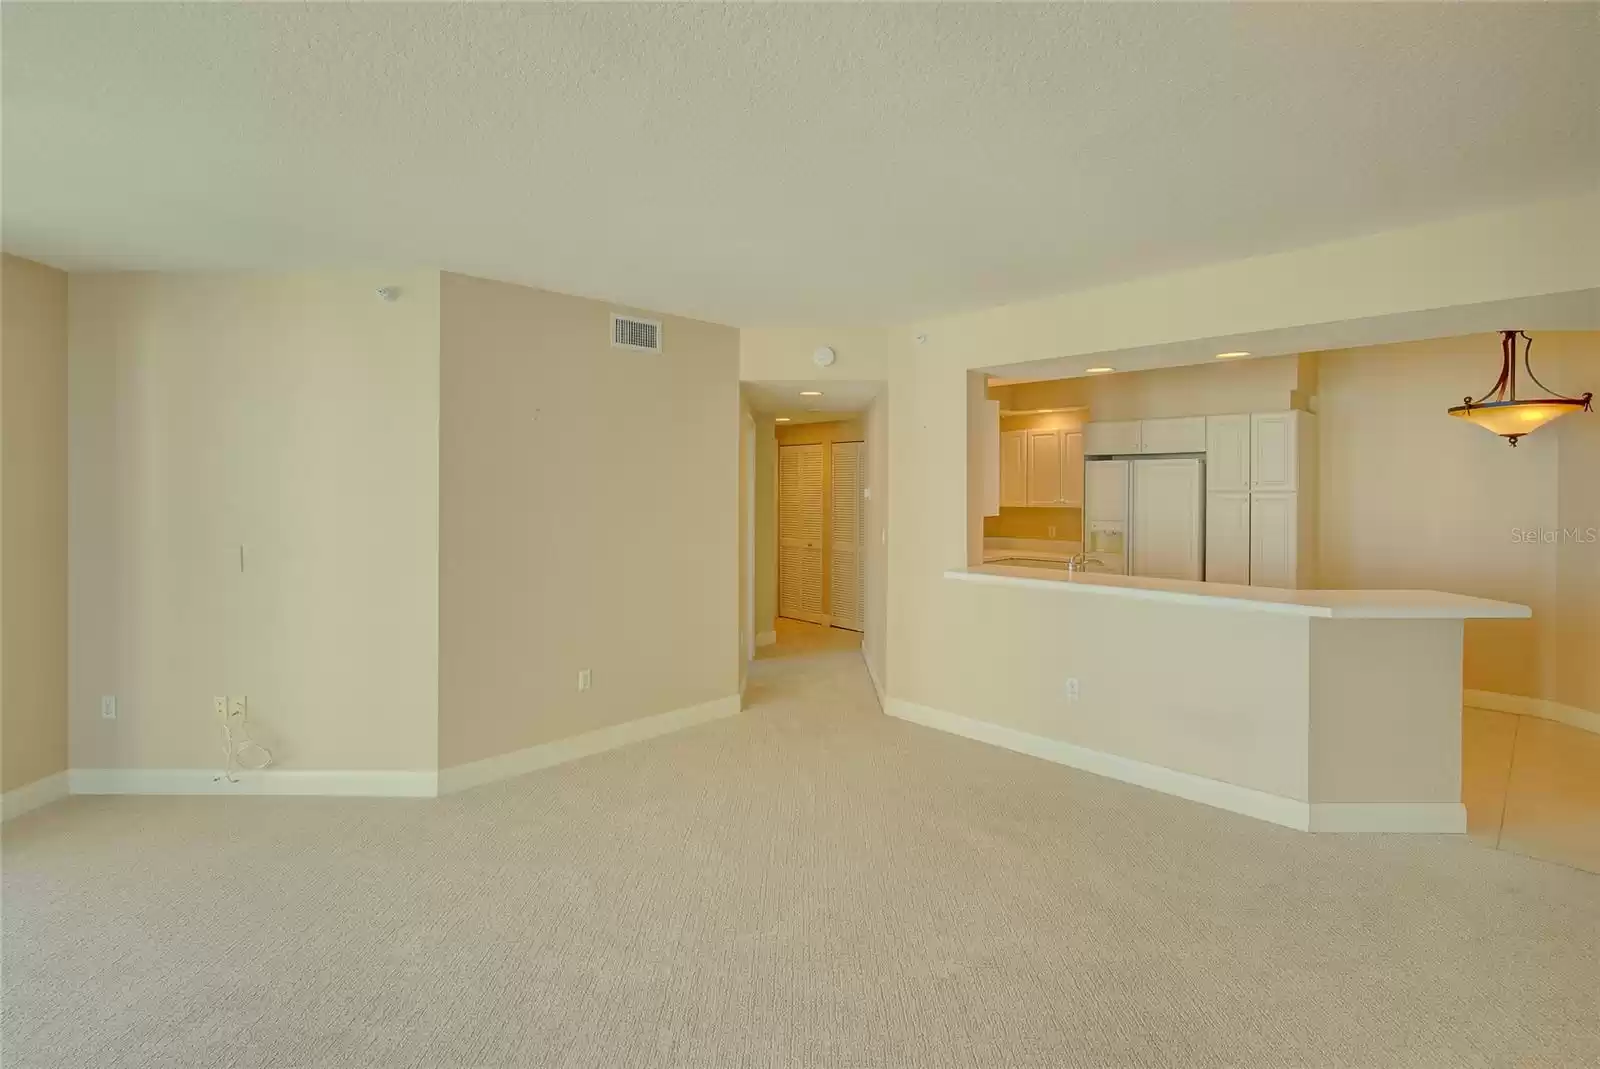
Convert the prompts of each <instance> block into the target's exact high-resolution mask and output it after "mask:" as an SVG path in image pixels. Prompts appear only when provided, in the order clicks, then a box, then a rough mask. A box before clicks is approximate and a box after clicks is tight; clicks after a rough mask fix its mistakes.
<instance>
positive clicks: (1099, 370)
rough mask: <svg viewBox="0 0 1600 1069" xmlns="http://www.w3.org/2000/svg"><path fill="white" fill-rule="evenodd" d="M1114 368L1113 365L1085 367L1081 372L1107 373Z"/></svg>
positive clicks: (1090, 373) (1087, 373) (1091, 373)
mask: <svg viewBox="0 0 1600 1069" xmlns="http://www.w3.org/2000/svg"><path fill="white" fill-rule="evenodd" d="M1115 370H1117V369H1116V368H1114V367H1086V368H1084V369H1083V373H1084V374H1085V375H1109V374H1111V372H1113V371H1115Z"/></svg>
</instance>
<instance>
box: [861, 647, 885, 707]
mask: <svg viewBox="0 0 1600 1069" xmlns="http://www.w3.org/2000/svg"><path fill="white" fill-rule="evenodd" d="M861 662H862V663H863V664H865V665H866V666H867V678H868V679H870V680H872V689H873V690H875V691H877V692H878V708H879V709H887V708H888V705H887V703H886V702H885V701H884V697H883V682H882V680H880V679H879V678H878V673H876V672H874V671H873V670H872V658H871V657H868V656H867V651H866V649H865V648H863V649H862V650H861Z"/></svg>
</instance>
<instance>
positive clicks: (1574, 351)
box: [1318, 331, 1600, 698]
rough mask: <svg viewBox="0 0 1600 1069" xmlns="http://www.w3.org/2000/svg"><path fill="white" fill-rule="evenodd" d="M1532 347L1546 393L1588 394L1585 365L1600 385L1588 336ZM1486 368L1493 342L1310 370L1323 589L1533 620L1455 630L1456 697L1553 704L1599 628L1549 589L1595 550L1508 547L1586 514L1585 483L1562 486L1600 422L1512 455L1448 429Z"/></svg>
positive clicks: (1547, 437)
mask: <svg viewBox="0 0 1600 1069" xmlns="http://www.w3.org/2000/svg"><path fill="white" fill-rule="evenodd" d="M1534 337H1535V346H1534V356H1535V359H1534V369H1535V371H1536V372H1538V373H1539V374H1540V377H1541V378H1543V379H1544V380H1545V381H1546V382H1547V383H1549V384H1550V386H1551V387H1552V388H1555V389H1563V388H1565V389H1590V388H1593V387H1594V386H1595V385H1596V383H1595V382H1594V381H1593V380H1594V378H1595V374H1594V373H1593V372H1591V374H1590V375H1589V376H1587V379H1588V382H1587V384H1585V383H1584V381H1582V380H1584V379H1585V376H1584V375H1583V374H1582V372H1581V370H1579V369H1578V368H1577V367H1576V366H1572V367H1569V364H1572V365H1576V364H1577V363H1578V362H1579V361H1581V360H1584V359H1587V360H1589V361H1590V362H1591V365H1592V367H1593V368H1594V371H1595V372H1600V360H1597V359H1595V357H1596V356H1597V355H1600V333H1561V332H1548V331H1547V332H1536V333H1535V334H1534ZM1499 357H1500V346H1499V338H1498V337H1497V336H1496V335H1492V334H1488V335H1472V336H1467V337H1460V338H1441V339H1437V340H1433V341H1426V342H1412V343H1405V344H1400V345H1385V346H1372V347H1368V348H1363V349H1350V350H1342V351H1331V352H1326V353H1323V354H1321V358H1320V367H1321V387H1320V394H1319V417H1318V429H1319V433H1320V435H1321V449H1320V456H1321V469H1322V470H1321V481H1320V485H1321V504H1322V508H1321V530H1320V542H1321V561H1320V578H1321V584H1322V585H1324V586H1329V587H1369V588H1370V587H1425V588H1430V589H1435V590H1447V591H1452V592H1454V593H1459V594H1472V595H1477V596H1480V597H1488V598H1497V599H1500V600H1505V601H1516V602H1521V603H1523V604H1527V605H1531V606H1532V607H1533V609H1534V618H1533V619H1532V620H1478V621H1469V622H1468V623H1467V631H1466V664H1465V676H1466V678H1465V685H1466V686H1467V687H1468V688H1470V689H1474V690H1488V691H1496V692H1499V693H1505V694H1520V695H1526V696H1529V697H1551V698H1554V697H1555V696H1556V694H1555V691H1556V690H1560V689H1562V688H1561V687H1560V686H1559V685H1558V684H1557V683H1556V679H1557V677H1561V676H1562V675H1563V672H1564V667H1563V666H1564V664H1565V665H1568V666H1570V664H1571V663H1572V662H1573V661H1575V660H1576V658H1571V657H1567V656H1564V655H1563V654H1562V653H1561V651H1562V650H1564V649H1566V648H1568V646H1569V643H1570V642H1571V640H1572V639H1573V637H1574V636H1576V635H1581V634H1582V633H1583V629H1584V628H1585V627H1590V626H1593V621H1594V620H1595V618H1596V616H1597V614H1600V598H1597V597H1596V596H1595V595H1594V592H1593V590H1592V588H1588V587H1585V586H1584V584H1582V583H1578V584H1564V583H1561V582H1560V580H1559V576H1558V569H1559V567H1560V565H1561V564H1562V563H1563V562H1564V561H1565V562H1566V563H1568V564H1569V565H1570V566H1572V567H1574V568H1577V569H1580V570H1581V568H1582V566H1583V562H1584V560H1585V552H1586V551H1587V552H1588V553H1589V554H1590V556H1591V557H1592V555H1593V553H1594V552H1595V550H1594V548H1593V547H1585V546H1582V545H1577V544H1573V545H1570V546H1567V547H1562V546H1560V545H1558V544H1556V543H1554V542H1550V543H1542V542H1539V541H1535V540H1530V541H1526V542H1519V541H1517V539H1516V536H1515V532H1516V531H1518V530H1519V529H1521V530H1529V531H1532V530H1540V529H1542V530H1548V531H1555V530H1556V529H1558V528H1559V527H1561V526H1563V525H1564V521H1563V520H1562V519H1561V516H1562V514H1563V513H1565V514H1567V515H1568V516H1575V515H1578V514H1579V513H1581V511H1582V509H1583V507H1584V505H1585V502H1586V501H1587V502H1588V504H1589V506H1590V507H1592V502H1593V500H1594V497H1595V494H1594V492H1593V491H1592V490H1591V489H1589V488H1590V487H1592V486H1593V485H1594V483H1595V479H1594V477H1593V474H1592V473H1593V472H1594V471H1595V470H1597V469H1595V468H1593V467H1590V468H1589V471H1590V473H1591V474H1590V478H1589V479H1587V480H1584V479H1581V478H1578V477H1575V476H1573V473H1575V472H1576V471H1577V470H1578V468H1579V467H1580V466H1581V461H1580V460H1578V459H1577V458H1579V457H1580V456H1581V455H1582V454H1583V452H1584V449H1583V446H1584V444H1585V443H1586V442H1588V441H1589V438H1588V436H1589V435H1590V434H1592V433H1593V432H1591V431H1589V430H1588V429H1587V428H1588V425H1589V424H1592V423H1593V422H1595V421H1596V420H1597V419H1600V417H1595V416H1593V415H1576V416H1567V417H1565V418H1564V419H1563V420H1562V421H1561V422H1560V423H1557V424H1555V425H1553V426H1551V427H1548V428H1545V429H1543V430H1541V431H1539V432H1536V433H1534V434H1531V435H1528V436H1527V437H1526V438H1524V439H1522V442H1521V444H1520V445H1519V446H1518V447H1517V448H1515V449H1513V448H1510V447H1509V446H1507V445H1506V443H1505V441H1504V440H1503V439H1500V438H1498V437H1496V436H1494V435H1491V434H1489V433H1488V432H1487V431H1484V430H1482V429H1481V428H1478V427H1474V426H1472V425H1471V424H1468V423H1465V422H1464V421H1462V420H1458V419H1455V418H1453V417H1451V416H1449V415H1447V414H1446V413H1445V409H1446V408H1448V407H1449V406H1450V405H1452V404H1457V403H1459V402H1460V398H1461V397H1462V396H1464V395H1465V394H1468V393H1471V394H1472V395H1473V396H1477V395H1478V394H1481V393H1482V392H1483V391H1484V390H1486V389H1487V388H1488V387H1489V386H1490V385H1492V384H1493V382H1494V377H1495V374H1496V373H1497V372H1498V370H1499ZM1569 382H1570V383H1571V385H1570V386H1566V385H1563V384H1564V383H1569ZM1590 449H1591V450H1592V444H1591V445H1590ZM1591 515H1592V512H1591ZM1591 522H1593V521H1591ZM1571 525H1572V526H1576V525H1577V524H1576V522H1574V523H1573V524H1571ZM1558 592H1560V593H1561V597H1560V600H1559V601H1558ZM1584 660H1587V658H1585V659H1584ZM1564 692H1566V691H1564ZM1578 693H1580V694H1581V693H1584V691H1583V688H1582V686H1581V685H1580V686H1579V687H1578Z"/></svg>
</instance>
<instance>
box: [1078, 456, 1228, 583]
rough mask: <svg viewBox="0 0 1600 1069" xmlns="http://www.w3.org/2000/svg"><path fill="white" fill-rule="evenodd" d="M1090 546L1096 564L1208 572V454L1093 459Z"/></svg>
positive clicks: (1175, 575)
mask: <svg viewBox="0 0 1600 1069" xmlns="http://www.w3.org/2000/svg"><path fill="white" fill-rule="evenodd" d="M1083 492H1084V512H1083V526H1084V531H1083V535H1084V538H1083V550H1084V554H1085V556H1087V557H1089V558H1091V559H1092V560H1096V561H1099V564H1098V565H1090V568H1091V570H1094V571H1101V572H1111V573H1113V574H1122V575H1142V576H1148V577H1150V578H1153V579H1195V580H1200V579H1204V578H1205V560H1206V544H1205V538H1206V535H1205V531H1206V514H1205V501H1206V469H1205V460H1204V459H1203V458H1201V457H1149V458H1143V457H1140V458H1132V457H1130V458H1126V459H1124V458H1120V457H1113V458H1110V459H1106V460H1091V461H1089V462H1088V463H1087V464H1086V465H1085V467H1084V490H1083Z"/></svg>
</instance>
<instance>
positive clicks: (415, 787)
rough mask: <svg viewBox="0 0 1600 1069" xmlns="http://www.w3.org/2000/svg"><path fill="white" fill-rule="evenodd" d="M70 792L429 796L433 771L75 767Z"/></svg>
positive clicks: (435, 780)
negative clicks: (230, 772)
mask: <svg viewBox="0 0 1600 1069" xmlns="http://www.w3.org/2000/svg"><path fill="white" fill-rule="evenodd" d="M68 777H69V780H70V783H71V788H72V793H73V794H300V795H324V796H330V797H363V798H432V797H433V796H435V795H436V794H438V793H439V777H438V774H437V773H435V772H412V771H407V770H399V769H396V770H389V769H378V770H366V769H320V768H268V769H263V770H262V771H259V772H253V771H240V772H238V773H236V774H235V778H236V779H237V780H238V782H236V783H231V782H229V781H228V780H226V779H224V778H223V776H222V773H221V772H219V771H218V770H217V769H214V768H75V769H73V770H72V771H71V772H69V773H68Z"/></svg>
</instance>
